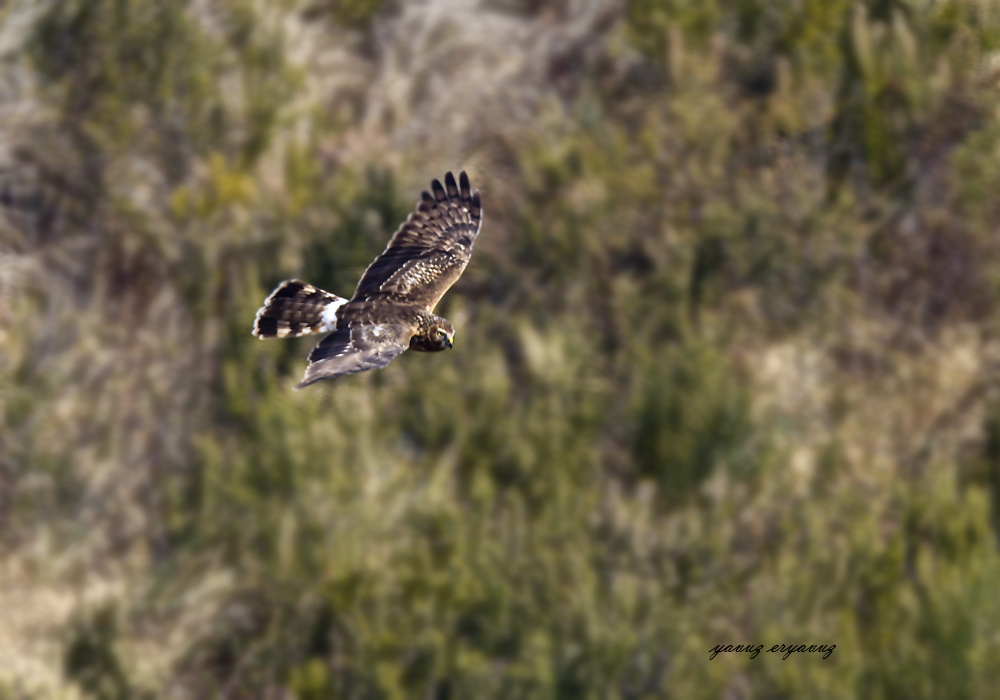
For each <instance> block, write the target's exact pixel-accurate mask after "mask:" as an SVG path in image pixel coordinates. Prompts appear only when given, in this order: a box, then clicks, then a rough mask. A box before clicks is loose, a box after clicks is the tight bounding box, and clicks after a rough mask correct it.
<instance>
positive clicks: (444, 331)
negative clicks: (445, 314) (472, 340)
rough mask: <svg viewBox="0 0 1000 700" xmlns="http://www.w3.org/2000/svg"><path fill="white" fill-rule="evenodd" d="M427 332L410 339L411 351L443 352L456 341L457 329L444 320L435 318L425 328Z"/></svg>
mask: <svg viewBox="0 0 1000 700" xmlns="http://www.w3.org/2000/svg"><path fill="white" fill-rule="evenodd" d="M425 328H426V330H425V331H424V332H422V333H420V334H418V335H415V336H413V337H412V338H410V350H417V351H418V352H441V351H442V350H447V349H449V348H450V347H451V346H452V343H453V342H454V341H455V329H454V328H452V327H451V324H450V323H448V322H447V321H445V320H444V319H443V318H435V319H433V321H432V323H430V324H429V325H428V326H425Z"/></svg>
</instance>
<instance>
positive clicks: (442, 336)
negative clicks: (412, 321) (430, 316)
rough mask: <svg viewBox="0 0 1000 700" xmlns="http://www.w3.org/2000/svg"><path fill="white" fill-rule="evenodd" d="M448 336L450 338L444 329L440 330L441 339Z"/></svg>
mask: <svg viewBox="0 0 1000 700" xmlns="http://www.w3.org/2000/svg"><path fill="white" fill-rule="evenodd" d="M447 336H448V334H447V333H445V332H444V331H443V330H442V329H440V328H438V337H439V338H446V337H447Z"/></svg>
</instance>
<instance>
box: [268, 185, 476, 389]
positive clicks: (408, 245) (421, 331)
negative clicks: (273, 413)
mask: <svg viewBox="0 0 1000 700" xmlns="http://www.w3.org/2000/svg"><path fill="white" fill-rule="evenodd" d="M431 190H432V191H433V194H429V193H427V192H424V193H423V197H422V199H421V201H420V203H419V204H418V205H417V210H416V211H415V212H414V213H412V214H410V215H409V217H407V219H406V221H405V222H404V223H403V225H402V226H401V227H400V228H399V230H398V231H396V234H395V235H394V236H393V237H392V240H390V241H389V245H388V246H386V249H385V251H384V252H383V253H382V254H381V255H380V256H378V257H377V258H375V260H374V261H373V262H372V264H371V265H369V266H368V269H367V270H365V273H364V274H363V275H362V276H361V281H360V282H358V287H357V289H356V290H355V292H354V296H353V297H351V299H350V300H348V299H344V298H342V297H338V296H337V295H335V294H331V293H330V292H325V291H323V290H322V289H318V288H317V287H314V286H312V285H311V284H307V283H305V282H302V281H300V280H287V281H285V282H282V283H281V284H280V285H278V287H277V288H276V289H275V290H274V291H273V292H272V293H271V295H270V296H269V297H268V298H267V299H266V300H265V301H264V306H262V307H261V308H260V310H259V311H258V312H257V317H256V319H255V320H254V328H253V334H254V335H255V336H257V337H258V338H262V339H263V338H293V337H296V336H300V335H307V334H310V333H326V332H330V335H328V336H326V337H325V338H323V340H321V341H320V342H319V344H318V345H317V346H316V347H315V348H313V351H312V352H311V353H310V354H309V366H308V367H307V368H306V373H305V377H304V378H303V380H302V381H301V382H300V383H299V384H298V387H299V388H301V387H304V386H308V385H309V384H312V383H313V382H318V381H320V380H321V379H331V378H333V377H339V376H340V375H343V374H351V373H353V372H362V371H364V370H366V369H375V368H381V367H385V366H386V365H387V364H389V363H390V362H391V361H392V359H393V358H394V357H396V355H398V354H400V353H401V352H403V351H404V350H406V349H407V348H409V349H411V350H417V351H420V352H439V351H441V350H446V349H448V348H450V347H451V346H452V342H453V340H454V336H455V330H454V328H452V326H451V324H450V323H449V322H448V321H446V320H445V319H443V318H441V317H440V316H435V315H434V313H433V310H434V307H435V306H436V305H437V303H438V302H439V301H440V300H441V297H442V296H444V293H445V292H447V291H448V289H449V288H450V287H451V286H452V285H453V284H454V283H455V282H456V281H457V280H458V278H459V277H460V276H461V275H462V271H463V270H465V266H466V265H468V263H469V258H470V257H471V255H472V245H473V243H475V240H476V236H477V235H478V233H479V228H480V226H481V225H482V203H481V201H480V197H479V191H478V190H477V191H475V192H473V191H472V190H471V189H470V187H469V178H468V176H466V174H465V172H462V173H461V174H460V175H459V182H458V183H456V182H455V178H454V176H453V175H452V174H451V173H448V174H447V175H445V179H444V185H442V184H441V182H439V181H438V180H434V181H433V182H432V183H431Z"/></svg>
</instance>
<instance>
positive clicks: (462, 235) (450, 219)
mask: <svg viewBox="0 0 1000 700" xmlns="http://www.w3.org/2000/svg"><path fill="white" fill-rule="evenodd" d="M458 180H459V181H458V184H457V185H456V183H455V176H454V175H452V174H451V173H448V174H447V175H445V177H444V185H443V186H442V184H441V182H440V181H439V180H434V181H433V182H431V190H432V191H433V194H429V193H428V192H424V193H423V195H422V197H423V198H422V200H421V201H420V203H419V204H417V210H416V211H415V212H413V213H412V214H410V215H409V217H407V219H406V221H405V222H404V223H403V225H402V226H400V228H399V230H398V231H396V234H395V235H394V236H393V237H392V240H390V241H389V245H388V246H387V247H386V249H385V252H383V253H382V254H381V255H380V256H378V257H377V258H375V261H374V262H372V264H371V265H369V266H368V269H367V270H365V274H364V275H362V277H361V281H360V282H358V288H357V290H355V292H354V298H353V299H352V300H351V301H353V302H364V301H376V302H378V301H382V302H387V303H390V304H410V305H414V306H417V307H419V308H422V309H424V310H426V311H427V312H428V313H429V312H430V311H432V310H433V309H434V307H435V306H436V305H437V303H438V302H439V301H440V300H441V297H443V296H444V293H445V292H447V291H448V289H449V288H450V287H451V285H453V284H454V283H455V281H456V280H458V278H459V277H460V276H461V275H462V271H463V270H464V269H465V266H466V265H468V264H469V258H470V257H471V256H472V245H473V243H475V241H476V236H477V235H478V233H479V227H480V226H481V225H482V202H481V201H480V198H479V191H478V190H476V191H475V192H473V191H472V190H471V189H470V187H469V177H468V175H466V174H465V171H464V170H463V171H462V172H461V173H460V174H459V176H458Z"/></svg>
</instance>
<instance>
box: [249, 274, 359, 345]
mask: <svg viewBox="0 0 1000 700" xmlns="http://www.w3.org/2000/svg"><path fill="white" fill-rule="evenodd" d="M346 303H347V299H344V298H342V297H338V296H337V295H336V294H330V292H324V291H323V290H322V289H318V288H316V287H314V286H312V285H311V284H306V283H305V282H303V281H301V280H285V281H284V282H282V283H281V284H279V285H278V287H277V288H276V289H275V290H274V291H273V292H271V296H269V297H268V298H267V299H265V300H264V305H263V306H262V307H260V310H259V311H257V317H256V318H255V319H254V322H253V334H254V335H255V336H257V337H258V338H261V339H264V338H294V337H296V336H299V335H309V334H310V333H326V332H327V331H332V330H333V329H334V328H336V327H337V309H339V308H340V307H341V306H343V305H344V304H346Z"/></svg>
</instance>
